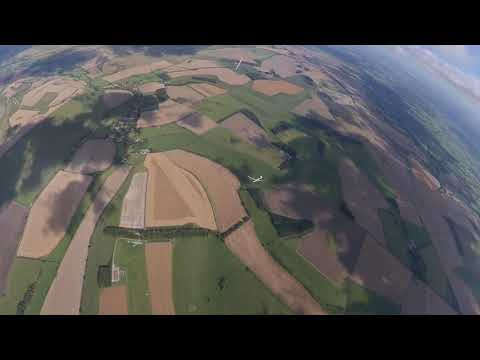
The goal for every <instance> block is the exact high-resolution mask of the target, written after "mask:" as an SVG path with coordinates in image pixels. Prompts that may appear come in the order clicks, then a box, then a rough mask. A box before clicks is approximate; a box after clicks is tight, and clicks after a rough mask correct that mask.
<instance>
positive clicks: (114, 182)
mask: <svg viewBox="0 0 480 360" xmlns="http://www.w3.org/2000/svg"><path fill="white" fill-rule="evenodd" d="M129 171H130V168H129V167H126V166H122V167H119V168H117V169H115V170H114V171H113V172H112V174H111V175H110V176H109V177H108V179H107V180H106V181H105V183H104V184H103V185H102V187H101V189H100V191H99V192H98V193H97V195H96V196H95V199H94V201H93V203H92V205H90V207H89V208H88V210H87V212H86V214H85V216H84V218H83V220H82V222H81V224H80V226H79V227H78V229H77V232H76V233H75V236H74V237H73V239H72V242H71V243H70V245H69V247H68V249H67V252H66V253H65V256H64V257H63V260H62V262H61V264H60V266H59V268H58V272H57V275H56V277H55V279H54V280H53V282H52V285H51V286H50V289H49V290H48V294H47V296H46V298H45V301H44V303H43V307H42V310H41V312H40V314H41V315H78V314H79V313H80V299H81V294H82V285H83V279H84V274H85V265H86V262H87V255H88V245H89V242H90V238H91V236H92V234H93V231H94V230H95V226H96V224H97V222H98V219H99V218H100V216H101V215H102V212H103V210H105V208H106V207H107V205H108V203H109V202H110V201H111V200H112V198H113V197H114V196H115V194H116V193H117V191H118V189H119V188H120V186H121V185H122V184H123V182H124V181H125V179H126V178H127V176H128V173H129Z"/></svg>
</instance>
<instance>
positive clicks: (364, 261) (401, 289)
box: [353, 237, 412, 304]
mask: <svg viewBox="0 0 480 360" xmlns="http://www.w3.org/2000/svg"><path fill="white" fill-rule="evenodd" d="M411 278H412V274H411V273H410V271H409V270H408V269H407V268H406V267H405V266H403V265H402V264H401V263H400V262H399V261H398V260H397V258H395V257H394V256H393V255H392V254H390V252H389V251H387V250H386V249H385V248H384V247H383V246H381V245H379V244H378V242H376V241H375V240H373V239H372V238H371V237H367V239H366V240H365V242H364V244H363V247H362V249H361V251H360V256H359V258H358V262H357V265H356V266H355V270H354V274H353V279H354V280H355V281H357V282H358V283H359V284H360V285H362V286H365V287H366V288H369V289H371V290H373V291H374V292H376V293H378V294H379V295H382V296H385V297H387V298H389V299H390V300H392V301H393V302H395V303H397V304H400V303H401V301H402V299H403V296H404V295H405V294H406V291H407V288H408V285H409V284H410V280H411Z"/></svg>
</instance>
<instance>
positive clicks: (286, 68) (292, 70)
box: [260, 55, 297, 78]
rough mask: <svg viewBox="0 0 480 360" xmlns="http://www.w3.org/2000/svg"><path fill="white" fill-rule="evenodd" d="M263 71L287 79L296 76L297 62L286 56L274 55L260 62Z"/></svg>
mask: <svg viewBox="0 0 480 360" xmlns="http://www.w3.org/2000/svg"><path fill="white" fill-rule="evenodd" d="M260 68H261V69H262V70H263V71H272V70H273V71H274V72H275V73H276V74H277V75H279V76H280V77H283V78H285V77H289V76H293V75H296V74H297V62H296V61H295V60H294V59H293V58H291V57H288V56H284V55H275V56H272V57H271V58H268V59H266V60H264V61H263V62H262V65H261V67H260Z"/></svg>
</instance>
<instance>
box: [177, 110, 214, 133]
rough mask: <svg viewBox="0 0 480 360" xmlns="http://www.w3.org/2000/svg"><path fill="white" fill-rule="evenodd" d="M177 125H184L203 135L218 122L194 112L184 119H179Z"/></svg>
mask: <svg viewBox="0 0 480 360" xmlns="http://www.w3.org/2000/svg"><path fill="white" fill-rule="evenodd" d="M177 125H179V126H181V127H184V128H186V129H188V130H190V131H191V132H193V133H195V134H197V135H202V134H205V133H206V132H207V131H208V130H210V129H213V128H215V127H216V126H217V123H216V122H215V121H213V120H212V119H210V118H209V117H208V116H206V115H202V114H200V113H192V114H190V115H187V116H185V117H184V118H183V119H182V120H179V121H177Z"/></svg>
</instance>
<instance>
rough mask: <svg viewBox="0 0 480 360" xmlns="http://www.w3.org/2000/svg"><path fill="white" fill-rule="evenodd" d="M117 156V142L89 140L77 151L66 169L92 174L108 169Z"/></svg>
mask: <svg viewBox="0 0 480 360" xmlns="http://www.w3.org/2000/svg"><path fill="white" fill-rule="evenodd" d="M114 156H115V144H114V143H113V142H112V141H111V140H107V139H94V140H88V141H87V142H85V143H83V144H82V146H81V147H80V149H78V150H77V151H76V152H75V155H74V156H73V159H72V161H71V162H70V164H68V166H67V167H66V168H65V171H69V172H74V173H79V174H92V173H95V172H99V171H104V170H106V169H108V168H109V167H110V166H111V165H112V162H113V158H114Z"/></svg>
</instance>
